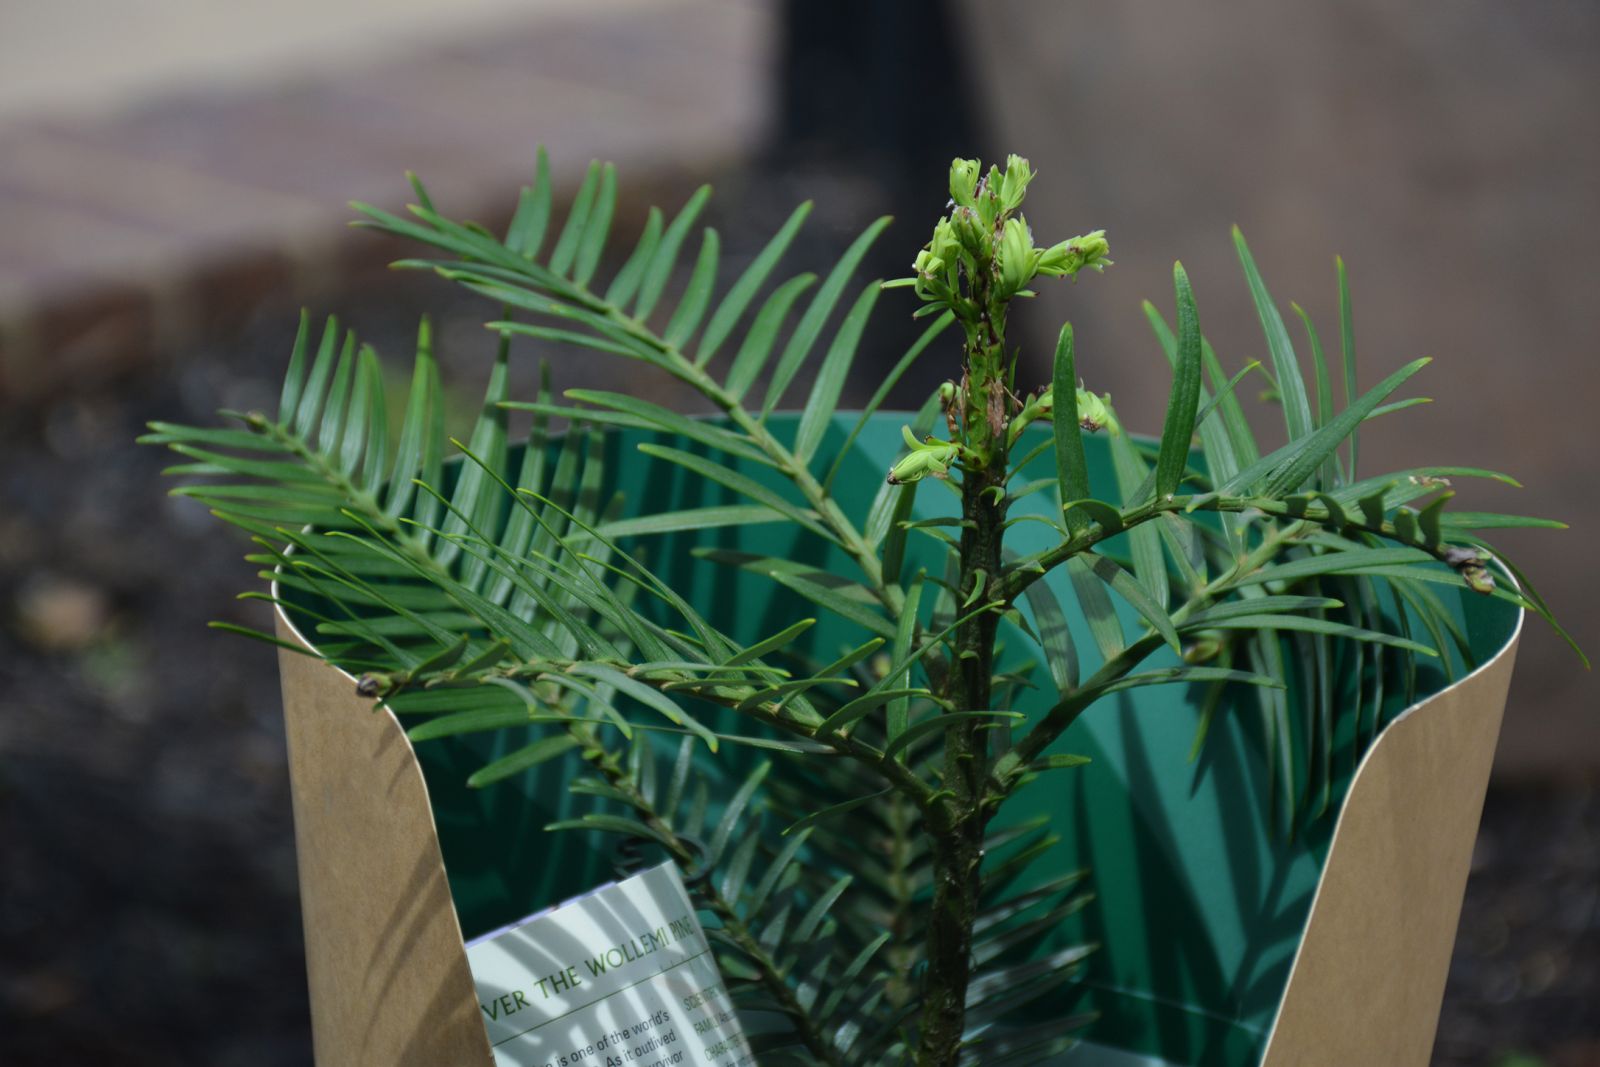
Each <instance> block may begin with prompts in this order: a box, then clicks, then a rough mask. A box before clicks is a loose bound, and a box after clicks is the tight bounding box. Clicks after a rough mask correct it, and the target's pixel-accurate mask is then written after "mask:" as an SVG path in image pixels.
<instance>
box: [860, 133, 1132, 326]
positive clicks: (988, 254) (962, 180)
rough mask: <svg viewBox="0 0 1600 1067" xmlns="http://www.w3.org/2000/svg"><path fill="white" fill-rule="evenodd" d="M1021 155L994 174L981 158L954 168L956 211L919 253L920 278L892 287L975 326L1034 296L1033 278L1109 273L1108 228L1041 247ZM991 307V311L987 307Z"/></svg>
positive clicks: (1026, 165)
mask: <svg viewBox="0 0 1600 1067" xmlns="http://www.w3.org/2000/svg"><path fill="white" fill-rule="evenodd" d="M1033 178H1034V173H1033V168H1032V166H1030V165H1029V163H1028V161H1027V160H1026V159H1023V158H1022V157H1021V156H1018V155H1012V156H1008V157H1007V158H1006V165H1005V169H1004V170H1001V169H1000V167H999V166H991V167H990V168H989V172H988V173H987V174H984V173H983V166H982V164H980V163H979V162H978V161H977V160H976V159H956V160H952V161H951V163H950V214H949V215H947V216H945V217H944V218H941V219H940V220H939V221H938V223H937V224H936V225H935V226H934V228H933V237H932V238H931V239H930V240H929V241H928V243H927V245H925V246H924V247H923V249H922V251H920V252H919V253H918V254H917V258H916V261H915V263H914V264H913V269H914V270H915V272H916V273H915V274H914V275H913V276H912V277H910V278H902V279H899V280H898V281H894V282H890V283H888V284H889V285H909V286H912V287H914V288H915V289H916V292H917V295H918V296H920V297H921V298H922V299H923V300H924V301H926V302H927V303H929V304H935V305H943V306H945V307H948V308H950V310H952V311H954V312H955V313H956V314H957V316H959V317H960V318H961V319H962V320H963V321H964V322H966V323H967V324H968V325H969V326H972V325H974V324H976V323H977V322H979V321H980V320H981V319H983V317H984V316H985V315H986V314H988V315H990V316H991V317H992V316H993V314H994V313H995V312H996V310H997V308H998V307H999V306H1000V305H1004V304H1005V302H1007V301H1009V300H1010V299H1011V298H1012V297H1014V296H1017V295H1019V294H1021V295H1031V294H1029V293H1028V292H1027V287H1028V285H1029V283H1030V282H1032V281H1033V279H1034V278H1036V277H1038V276H1040V275H1045V276H1048V277H1062V276H1071V275H1075V274H1077V273H1078V272H1079V271H1080V270H1083V269H1085V268H1088V269H1091V270H1103V269H1105V267H1106V265H1108V264H1109V263H1110V262H1111V260H1110V259H1109V258H1107V253H1108V251H1109V248H1108V246H1107V245H1106V239H1105V231H1103V230H1096V231H1095V232H1093V233H1090V234H1085V235H1084V236H1082V237H1074V238H1072V239H1071V240H1069V241H1062V242H1061V243H1059V244H1055V245H1051V246H1050V247H1049V248H1040V247H1038V246H1037V245H1035V244H1034V241H1033V231H1032V230H1031V229H1030V228H1029V227H1028V222H1027V219H1025V218H1024V217H1023V216H1022V214H1021V212H1020V211H1019V209H1020V208H1021V207H1022V201H1023V199H1024V198H1025V197H1026V196H1027V191H1028V186H1029V185H1030V184H1031V183H1032V182H1033ZM985 303H987V304H988V305H989V306H984V305H985Z"/></svg>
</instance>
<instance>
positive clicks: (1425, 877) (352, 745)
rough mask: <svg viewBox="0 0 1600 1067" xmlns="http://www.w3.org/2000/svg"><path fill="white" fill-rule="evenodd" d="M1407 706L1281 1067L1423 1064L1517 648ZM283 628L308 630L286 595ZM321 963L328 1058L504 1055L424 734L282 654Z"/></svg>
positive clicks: (1283, 1029)
mask: <svg viewBox="0 0 1600 1067" xmlns="http://www.w3.org/2000/svg"><path fill="white" fill-rule="evenodd" d="M1520 632H1521V627H1520V622H1519V624H1518V629H1517V632H1516V633H1514V634H1513V635H1512V637H1511V639H1510V640H1509V641H1508V642H1507V643H1506V645H1505V646H1504V647H1503V648H1502V649H1501V650H1500V651H1499V652H1498V653H1497V654H1496V655H1495V656H1494V657H1493V658H1492V659H1490V660H1488V661H1487V662H1485V663H1484V664H1483V665H1482V666H1480V667H1479V668H1478V669H1477V670H1475V671H1474V672H1472V674H1470V675H1469V676H1467V677H1466V678H1464V679H1462V680H1461V681H1459V682H1458V683H1456V684H1455V685H1452V686H1450V687H1449V688H1447V689H1445V690H1443V691H1441V692H1439V693H1437V694H1435V695H1434V696H1432V697H1430V698H1428V699H1426V700H1424V701H1422V702H1420V703H1418V704H1417V705H1415V706H1414V707H1412V708H1410V709H1409V710H1407V711H1406V712H1404V713H1403V714H1402V715H1401V716H1400V717H1398V718H1397V719H1396V720H1395V721H1394V722H1393V723H1391V724H1390V725H1389V726H1388V727H1387V728H1386V729H1385V731H1384V732H1383V734H1382V735H1381V736H1380V737H1379V739H1378V741H1377V742H1376V743H1375V744H1374V745H1373V746H1372V748H1371V749H1370V750H1369V751H1368V753H1367V754H1366V757H1365V758H1364V760H1363V761H1362V763H1361V766H1360V767H1359V769H1358V770H1357V773H1356V776H1355V778H1354V781H1353V782H1352V784H1351V788H1350V793H1349V795H1348V797H1347V798H1346V800H1345V803H1344V806H1343V807H1342V809H1341V811H1340V814H1339V817H1338V823H1337V825H1336V827H1335V830H1334V836H1333V842H1332V845H1331V847H1330V849H1329V853H1328V858H1327V863H1326V865H1325V867H1324V869H1323V872H1322V876H1321V879H1320V881H1319V883H1318V887H1317V892H1316V897H1315V901H1314V903H1313V905H1312V909H1311V914H1310V918H1309V920H1308V922H1307V924H1306V927H1305V930H1304V933H1303V936H1302V939H1301V943H1300V946H1299V949H1298V952H1297V954H1296V957H1295V962H1294V966H1293V969H1292V971H1291V973H1290V977H1289V982H1288V986H1287V988H1286V990H1285V993H1284V996H1283V999H1282V1002H1281V1004H1280V1007H1279V1010H1278V1016H1277V1019H1276V1021H1275V1023H1274V1025H1273V1028H1272V1032H1271V1034H1270V1036H1269V1038H1268V1043H1267V1049H1266V1054H1265V1059H1264V1061H1263V1062H1264V1063H1265V1064H1266V1065H1267V1067H1306V1065H1317V1064H1383V1065H1385V1067H1410V1065H1417V1067H1422V1065H1425V1064H1426V1063H1427V1062H1428V1058H1429V1054H1430V1051H1431V1049H1432V1047H1433V1037H1434V1030H1435V1027H1436V1026H1437V1023H1438V1015H1439V1004H1440V999H1441V997H1442V995H1443V990H1444V981H1445V975H1446V971H1447V970H1448V967H1449V962H1450V955H1451V950H1452V947H1453V945H1454V941H1455V932H1456V923H1457V920H1458V918H1459V914H1460V908H1461V897H1462V892H1463V890H1464V888H1465V885H1466V878H1467V868H1468V864H1469V861H1470V859H1471V855H1472V847H1473V842H1474V839H1475V838H1476V835H1477V827H1478V818H1479V815H1480V814H1481V811H1482V807H1483V796H1484V789H1485V787H1486V785H1487V782H1488V776H1489V767H1490V763H1491V761H1492V759H1493V756H1494V748H1495V742H1496V739H1497V737H1498V735H1499V730H1500V719H1501V714H1502V712H1503V710H1504V707H1505V698H1506V690H1507V687H1508V685H1509V684H1510V678H1511V669H1512V663H1513V660H1514V658H1515V654H1516V647H1517V639H1518V637H1519V636H1520ZM278 633H279V635H280V636H281V637H282V638H283V639H284V640H287V641H294V642H301V643H303V639H302V638H301V637H300V635H299V634H298V633H297V632H296V631H295V630H294V628H293V627H292V626H290V625H289V623H288V621H287V620H286V619H285V618H283V617H282V615H281V614H280V616H279V618H278ZM280 657H281V673H282V679H283V696H284V716H285V719H286V723H287V730H288V740H289V770H290V781H291V788H292V793H293V799H294V819H295V842H296V848H297V852H298V856H299V864H300V893H301V907H302V911H303V915H304V923H305V938H306V969H307V974H308V979H309V983H310V990H311V1010H312V1029H313V1034H314V1041H315V1046H316V1058H317V1062H318V1063H319V1064H321V1065H323V1067H368V1065H370V1067H395V1065H407V1067H446V1065H448V1067H490V1065H492V1063H493V1058H492V1054H491V1052H490V1050H489V1045H488V1040H487V1038H486V1036H485V1033H484V1028H483V1025H482V1023H481V1022H480V1021H479V1019H478V1010H479V1008H478V1003H477V997H476V993H475V991H474V988H473V984H472V975H471V972H470V971H469V969H468V967H467V958H466V952H465V949H464V947H463V944H462V936H461V929H460V926H459V924H458V922H457V919H456V913H455V909H454V907H453V906H452V904H451V898H450V890H449V884H448V881H447V879H446V876H445V869H444V863H443V860H442V858H441V855H440V850H439V839H438V834H437V830H436V828H435V825H434V818H433V812H432V810H431V808H430V806H429V801H428V789H427V785H426V783H425V782H424V781H423V777H422V772H421V769H420V767H419V766H418V763H417V760H416V757H415V754H414V753H413V752H412V749H411V744H410V742H409V741H408V740H407V739H406V736H405V732H404V730H403V729H402V727H401V725H400V723H399V722H398V720H396V718H395V716H394V715H393V714H392V713H391V712H389V711H387V710H383V709H379V710H374V708H373V705H372V702H371V701H370V700H366V699H363V698H361V697H359V696H357V695H356V692H355V684H354V679H352V678H351V677H350V676H349V675H347V674H344V673H342V672H340V671H338V670H336V669H334V668H332V667H329V666H327V665H325V664H323V663H321V662H320V661H318V660H316V659H314V658H312V657H310V656H305V655H300V654H297V653H294V652H290V651H288V650H284V651H282V652H281V653H280Z"/></svg>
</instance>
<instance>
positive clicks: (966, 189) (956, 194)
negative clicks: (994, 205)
mask: <svg viewBox="0 0 1600 1067" xmlns="http://www.w3.org/2000/svg"><path fill="white" fill-rule="evenodd" d="M982 169H983V168H982V166H981V165H980V164H979V163H978V161H977V160H976V159H952V160H951V161H950V201H951V203H953V204H954V205H955V206H957V207H971V206H972V193H973V190H975V189H976V188H977V187H978V172H979V171H980V170H982Z"/></svg>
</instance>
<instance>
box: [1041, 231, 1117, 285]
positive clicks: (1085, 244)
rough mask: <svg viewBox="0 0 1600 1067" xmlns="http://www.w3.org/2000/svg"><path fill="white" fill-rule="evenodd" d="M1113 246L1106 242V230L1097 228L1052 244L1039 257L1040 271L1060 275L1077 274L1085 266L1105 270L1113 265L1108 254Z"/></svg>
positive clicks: (1053, 275) (1054, 275)
mask: <svg viewBox="0 0 1600 1067" xmlns="http://www.w3.org/2000/svg"><path fill="white" fill-rule="evenodd" d="M1110 251H1111V246H1110V245H1108V244H1107V243H1106V231H1104V230H1096V231H1094V232H1093V233H1086V234H1084V235H1083V236H1082V237H1074V238H1073V239H1072V240H1070V241H1062V242H1061V243H1060V244H1058V245H1051V246H1050V247H1049V248H1047V249H1045V250H1044V253H1043V255H1041V256H1040V257H1039V273H1040V274H1046V275H1050V276H1052V277H1060V276H1061V275H1069V276H1070V275H1075V274H1077V273H1078V272H1079V271H1080V270H1083V269H1084V268H1085V267H1087V268H1089V269H1090V270H1097V271H1103V270H1105V269H1106V268H1107V267H1109V266H1110V265H1111V260H1109V259H1107V258H1106V256H1107V254H1108V253H1110Z"/></svg>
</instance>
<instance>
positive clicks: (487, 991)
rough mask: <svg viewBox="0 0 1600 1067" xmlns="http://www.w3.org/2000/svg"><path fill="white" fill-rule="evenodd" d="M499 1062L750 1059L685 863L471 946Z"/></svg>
mask: <svg viewBox="0 0 1600 1067" xmlns="http://www.w3.org/2000/svg"><path fill="white" fill-rule="evenodd" d="M467 960H468V962H469V963H470V964H471V965H472V977H473V981H474V982H475V983H476V984H477V987H478V1003H479V1006H480V1007H482V1009H483V1022H484V1026H485V1027H486V1028H487V1029H488V1031H489V1044H490V1045H492V1046H494V1061H495V1065H496V1067H749V1065H752V1064H754V1063H755V1056H754V1055H753V1054H752V1053H751V1051H750V1043H749V1042H748V1041H747V1040H746V1039H745V1036H744V1032H743V1031H742V1030H741V1029H740V1028H739V1020H738V1017H737V1016H736V1015H735V1014H734V1010H733V1003H732V1001H731V1000H730V999H729V997H728V993H727V990H726V989H725V988H724V987H723V984H722V975H721V974H720V973H719V972H718V970H717V965H716V962H715V960H714V959H713V958H712V955H711V946H710V945H708V944H707V943H706V936H705V932H704V931H703V930H702V929H701V928H700V920H699V919H698V918H696V917H695V913H694V905H693V904H691V903H690V902H689V895H688V893H686V892H685V891H684V888H683V881H682V880H681V879H680V878H679V877H678V869H677V867H676V866H675V865H673V864H672V863H664V864H662V865H661V866H659V867H652V868H650V869H649V870H647V871H643V872H641V873H639V874H636V875H634V876H633V877H632V878H629V879H627V880H626V881H622V882H612V883H610V884H609V885H605V886H601V887H600V888H599V889H596V890H594V891H592V892H590V893H586V894H584V895H583V896H581V897H577V898H575V899H573V900H569V901H567V902H566V903H565V904H561V905H559V906H557V907H555V908H551V909H549V910H547V911H544V912H540V913H539V914H537V915H534V916H532V917H530V918H528V919H526V920H524V921H522V922H521V923H518V924H517V925H515V926H508V927H505V928H504V929H501V930H496V931H494V932H493V933H490V934H486V935H484V936H483V937H480V938H477V939H476V940H474V941H472V942H471V943H470V944H469V945H467Z"/></svg>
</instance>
